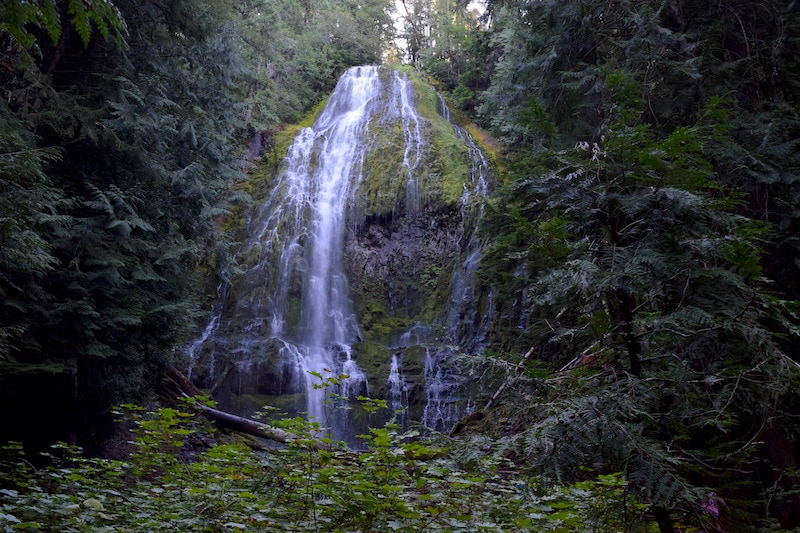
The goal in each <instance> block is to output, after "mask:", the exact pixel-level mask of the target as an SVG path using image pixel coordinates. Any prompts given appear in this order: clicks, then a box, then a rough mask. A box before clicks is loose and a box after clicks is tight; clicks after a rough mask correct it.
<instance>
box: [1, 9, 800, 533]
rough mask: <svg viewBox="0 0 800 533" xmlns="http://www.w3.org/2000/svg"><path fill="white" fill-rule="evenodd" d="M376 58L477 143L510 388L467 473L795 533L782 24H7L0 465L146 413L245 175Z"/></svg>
mask: <svg viewBox="0 0 800 533" xmlns="http://www.w3.org/2000/svg"><path fill="white" fill-rule="evenodd" d="M397 43H400V44H401V47H400V48H398V47H397ZM381 62H395V63H399V62H403V63H407V64H409V65H411V67H413V70H414V71H415V72H417V73H418V74H419V75H422V76H425V77H427V78H428V79H431V80H434V82H435V83H436V85H437V87H438V89H439V91H440V92H441V93H442V94H443V95H444V96H445V97H446V99H447V101H448V102H449V104H450V106H451V107H452V108H453V109H454V110H456V111H457V114H458V120H461V121H462V122H464V123H466V122H468V121H471V122H472V123H474V124H476V125H477V126H480V127H481V128H483V129H484V130H486V131H488V132H490V133H491V134H492V135H493V136H494V138H496V139H497V141H498V142H497V143H493V146H494V147H499V148H500V152H499V155H498V159H497V161H496V167H497V168H498V171H499V172H500V180H499V181H500V186H499V187H498V188H497V190H496V191H495V193H494V194H493V196H492V197H491V198H490V199H489V201H488V205H487V210H486V215H485V217H484V219H483V220H482V221H481V224H480V225H481V231H482V235H483V238H484V239H485V240H486V242H487V252H486V254H485V256H484V258H483V260H482V262H481V267H480V271H479V272H480V276H481V284H482V287H483V290H484V291H485V292H486V293H487V294H488V293H489V292H491V293H492V294H493V295H495V301H497V302H498V305H497V307H496V309H495V310H494V312H495V313H496V317H495V320H494V324H495V326H494V329H493V331H491V332H490V337H491V350H487V353H485V354H481V355H480V365H481V368H482V369H483V371H485V372H486V374H492V372H495V373H494V374H492V376H493V379H496V380H500V381H501V382H503V387H504V393H503V395H502V396H500V397H499V398H498V401H497V402H495V403H494V405H493V406H492V411H491V413H490V415H487V416H486V418H485V420H484V422H483V425H473V426H472V429H471V430H470V431H467V435H465V436H463V438H462V439H461V440H460V441H459V446H463V448H462V452H463V453H467V454H468V453H473V452H475V450H481V449H486V446H487V444H486V443H487V442H490V444H489V445H488V446H489V448H490V449H491V453H492V454H495V455H496V456H502V457H506V458H509V457H510V458H513V460H514V462H515V463H516V465H517V466H519V467H520V468H523V467H524V468H528V469H530V471H531V472H535V473H536V474H537V475H543V476H545V478H546V479H552V480H556V481H558V482H564V483H572V482H576V481H579V480H581V479H584V478H586V477H587V476H589V477H596V476H597V475H608V474H614V473H617V472H622V475H624V476H625V478H626V483H627V485H626V487H628V488H626V491H630V492H631V493H632V494H634V495H635V497H636V498H637V499H638V501H641V502H644V504H645V505H646V506H647V509H648V510H647V512H648V513H649V515H648V516H651V517H652V518H653V520H654V521H655V522H656V523H657V525H658V527H659V528H660V530H661V531H664V532H665V531H672V530H673V529H672V528H673V527H678V524H682V523H689V524H692V525H693V526H694V527H700V528H706V530H717V531H722V530H725V528H730V529H735V527H734V524H736V523H737V521H741V523H745V524H749V525H752V527H753V528H754V529H758V528H760V527H761V528H764V527H775V528H778V527H783V528H785V529H791V528H797V527H800V516H798V511H797V509H800V495H798V493H797V482H798V480H800V477H799V475H798V465H800V445H798V443H799V442H800V420H798V413H800V319H798V313H799V312H800V309H799V308H798V301H800V286H798V280H800V242H799V241H798V235H800V149H798V148H799V147H798V143H800V109H799V108H798V106H799V105H800V81H799V80H798V78H797V76H796V73H797V72H798V69H800V6H799V5H798V4H797V3H795V2H789V3H787V2H780V1H761V2H745V1H741V0H720V1H717V2H702V1H694V0H645V1H633V0H613V1H610V2H609V1H602V2H601V1H598V0H558V1H556V0H538V1H531V0H487V2H486V3H485V5H482V6H481V9H480V10H476V9H475V6H474V5H471V4H469V3H468V2H465V1H464V0H403V1H401V2H399V3H395V2H390V1H388V0H361V1H355V0H320V1H314V2H310V1H306V0H240V1H233V0H174V1H166V0H137V1H134V0H115V1H113V2H111V1H109V0H30V1H20V0H0V89H2V96H3V98H2V100H1V101H0V244H1V245H0V382H1V386H2V392H0V397H1V398H2V400H3V402H2V403H3V405H19V406H22V407H21V408H20V409H13V410H9V409H3V413H2V417H1V418H0V424H2V427H3V428H4V433H3V440H8V439H16V440H24V441H25V442H26V443H31V445H32V446H34V447H38V446H43V445H46V444H49V443H50V442H52V441H53V440H56V439H61V440H66V441H69V442H72V443H81V444H83V445H84V446H85V447H86V449H87V450H88V452H89V453H105V452H106V451H107V442H106V440H107V439H108V438H109V437H111V436H112V434H113V428H114V426H113V424H112V422H111V419H112V418H111V413H112V408H113V406H115V405H118V404H120V403H123V402H136V403H141V404H146V405H154V404H155V403H156V402H157V396H158V392H159V389H160V386H161V384H162V383H163V381H164V380H165V378H166V376H167V375H168V372H169V370H170V369H171V368H172V367H173V366H175V365H178V364H179V361H178V357H179V355H178V353H177V351H176V350H175V348H176V347H178V346H180V345H181V344H183V343H185V342H186V341H187V339H188V338H190V337H191V336H192V335H195V334H196V333H197V332H196V329H197V327H198V325H197V324H198V320H199V319H200V317H202V316H203V315H204V313H207V311H208V306H209V304H210V301H211V299H212V298H213V296H214V294H215V292H216V290H217V287H218V286H220V284H222V285H224V284H225V283H227V281H228V280H229V279H230V277H231V276H233V275H235V272H236V264H235V261H234V259H233V257H232V254H233V252H232V250H233V249H234V247H235V244H236V240H237V239H238V238H239V236H238V235H237V234H236V230H235V228H236V224H235V223H232V222H231V220H232V219H234V218H235V217H236V216H239V215H240V214H241V210H240V209H241V207H242V206H246V205H248V203H249V202H250V201H251V199H250V196H249V194H248V191H249V188H248V185H247V180H248V177H247V170H248V167H247V165H248V163H247V162H248V161H251V162H252V161H257V160H258V159H259V158H260V157H261V156H262V155H265V154H267V153H268V152H269V151H270V150H272V149H273V148H274V142H275V139H276V134H277V133H278V132H279V131H280V130H281V129H282V128H283V127H284V126H285V125H286V124H289V123H298V122H300V121H301V120H302V119H303V118H304V117H305V116H306V115H307V114H308V112H309V111H310V110H311V109H312V108H313V107H314V106H315V105H317V104H319V103H320V102H321V101H322V100H323V99H324V98H325V96H326V95H327V94H328V93H329V92H330V91H331V90H332V88H333V87H334V85H335V83H336V81H337V79H338V78H339V76H340V75H341V74H342V73H343V72H344V71H345V70H346V69H347V68H348V67H350V66H354V65H361V64H377V63H381ZM476 131H477V130H476ZM531 347H533V349H534V351H533V353H534V354H535V355H534V356H533V357H530V358H523V357H522V354H524V353H527V352H528V351H529V350H530V349H531ZM509 368H510V369H512V370H510V371H507V372H505V371H503V372H501V371H500V370H497V369H506V370H508V369H509ZM490 403H492V402H490ZM30 420H37V421H41V422H37V423H36V424H30V422H29V421H30ZM509 428H513V429H509ZM463 450H468V452H464V451H463ZM236 453H239V452H238V450H237V451H236ZM587 472H588V473H587ZM615 479H617V478H615ZM712 493H713V494H714V495H715V497H716V498H719V499H720V501H721V502H724V504H721V505H722V508H723V510H722V511H720V513H721V519H722V520H723V522H724V523H719V522H714V523H712V521H711V519H710V518H709V515H708V513H706V512H705V511H704V509H706V508H704V507H703V505H704V502H706V503H707V501H708V498H709V494H712ZM622 497H624V495H623V496H622ZM716 518H719V517H714V519H715V520H716ZM720 524H722V525H720Z"/></svg>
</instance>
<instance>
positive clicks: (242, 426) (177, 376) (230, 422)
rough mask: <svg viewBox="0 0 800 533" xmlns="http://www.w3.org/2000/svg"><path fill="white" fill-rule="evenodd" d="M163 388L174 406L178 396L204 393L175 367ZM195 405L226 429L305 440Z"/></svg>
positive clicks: (316, 443)
mask: <svg viewBox="0 0 800 533" xmlns="http://www.w3.org/2000/svg"><path fill="white" fill-rule="evenodd" d="M163 390H164V392H163V393H162V395H161V396H162V402H163V403H164V404H166V405H172V406H177V403H178V402H177V401H176V400H177V399H178V398H181V397H183V398H191V397H193V396H200V395H202V394H203V393H202V391H201V390H200V389H198V388H197V387H196V386H195V385H194V383H192V382H191V381H190V380H189V378H187V377H186V376H184V375H183V374H182V373H181V372H180V371H178V370H176V369H174V368H173V369H172V370H170V372H169V382H168V383H166V384H165V385H164V387H163ZM193 406H194V407H195V408H196V409H198V410H199V411H200V412H201V413H202V414H203V416H205V417H206V418H208V419H209V420H211V421H213V422H214V423H215V424H217V425H218V426H219V427H222V428H225V429H230V430H232V431H238V432H240V433H246V434H247V435H252V436H254V437H259V438H262V439H267V440H271V441H275V442H280V443H283V444H286V443H289V442H296V441H300V440H303V437H300V436H298V435H295V434H293V433H290V432H288V431H284V430H282V429H279V428H274V427H272V426H269V425H267V424H264V423H262V422H258V421H256V420H252V419H250V418H245V417H243V416H239V415H234V414H232V413H228V412H225V411H220V410H219V409H214V408H213V407H208V406H207V405H203V404H202V403H200V402H193ZM306 440H307V441H308V443H307V445H308V446H310V447H311V448H312V449H315V450H322V449H330V448H331V446H330V445H329V444H324V443H323V442H321V441H319V440H315V439H306Z"/></svg>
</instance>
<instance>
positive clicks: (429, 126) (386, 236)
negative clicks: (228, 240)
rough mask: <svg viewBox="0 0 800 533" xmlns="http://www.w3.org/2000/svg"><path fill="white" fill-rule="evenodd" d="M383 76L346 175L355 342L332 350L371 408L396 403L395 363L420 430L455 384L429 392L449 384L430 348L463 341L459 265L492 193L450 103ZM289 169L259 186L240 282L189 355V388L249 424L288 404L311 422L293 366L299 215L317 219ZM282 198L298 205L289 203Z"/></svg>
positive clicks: (302, 270)
mask: <svg viewBox="0 0 800 533" xmlns="http://www.w3.org/2000/svg"><path fill="white" fill-rule="evenodd" d="M377 73H378V75H379V84H380V85H381V86H382V87H383V89H382V91H383V92H382V93H380V94H377V93H376V96H374V97H373V98H372V99H371V100H368V104H367V105H369V106H370V108H369V109H370V110H371V111H369V113H370V114H369V115H368V116H369V117H370V118H369V119H368V122H366V123H365V126H364V128H365V130H364V131H365V133H364V134H361V135H360V136H359V137H358V138H359V139H360V140H359V142H360V143H363V146H362V147H360V150H359V151H358V155H357V158H358V159H357V161H355V162H354V161H352V160H351V161H350V162H349V163H348V165H352V168H353V170H352V176H351V179H352V180H353V182H352V185H351V186H350V187H349V189H348V191H349V192H348V195H349V200H348V204H347V213H346V216H345V221H346V222H345V223H346V226H347V231H346V232H345V236H344V240H343V243H342V245H343V246H344V250H343V254H342V260H341V263H342V271H343V273H344V275H345V277H346V278H347V285H348V286H349V292H350V300H351V302H352V309H353V316H354V322H355V323H357V326H354V327H353V329H352V330H351V331H355V332H357V333H352V334H351V333H348V334H347V335H350V338H349V340H346V341H345V342H344V343H342V341H336V342H333V343H330V344H329V345H327V346H325V347H324V349H325V350H327V351H328V352H329V353H330V354H331V355H330V357H332V362H333V363H334V364H338V363H337V361H338V359H337V357H338V356H337V355H336V353H337V350H341V351H342V353H343V354H344V355H343V357H346V358H348V359H349V358H351V357H352V359H353V360H354V361H355V362H356V363H357V364H358V367H359V368H360V370H361V371H363V372H364V374H365V377H366V384H365V385H364V389H365V390H364V391H363V392H365V393H367V392H368V394H369V395H370V396H372V397H374V398H387V397H388V395H389V389H388V382H389V374H390V366H391V361H392V356H395V360H396V361H399V362H400V367H401V368H399V371H401V372H402V376H403V379H404V385H403V387H404V388H403V395H404V400H403V401H404V403H405V404H406V405H407V406H408V410H409V416H410V417H411V418H416V419H422V418H423V417H424V416H425V413H426V412H427V411H426V409H428V411H430V409H429V407H430V405H431V404H432V402H442V401H443V400H442V399H441V397H440V396H441V395H442V394H449V393H450V392H448V391H446V390H445V389H446V388H447V387H452V386H453V383H455V382H454V381H453V380H450V381H449V382H448V384H446V385H442V384H440V389H437V391H432V390H431V387H430V384H429V383H427V382H426V380H430V379H431V376H432V375H434V373H437V372H438V374H437V375H439V376H441V375H443V374H447V372H449V371H443V370H441V369H439V368H438V367H437V368H433V365H440V364H441V360H442V358H443V357H446V356H445V355H443V353H442V352H441V351H437V350H438V349H437V348H435V345H437V344H440V345H444V344H448V343H455V342H457V340H458V339H453V338H451V337H452V335H453V334H454V332H455V334H456V335H459V334H460V333H458V324H454V325H453V327H451V324H448V321H449V320H450V319H449V318H447V316H448V314H450V315H453V316H455V317H456V319H455V320H458V319H459V318H458V317H459V316H465V313H464V312H463V311H462V310H460V309H456V310H453V309H452V305H453V301H454V300H464V299H465V297H464V296H463V295H457V296H456V297H454V295H453V291H454V289H456V288H458V287H456V285H458V284H461V285H464V283H468V282H465V281H464V279H463V278H464V275H465V274H464V272H465V269H464V264H465V261H466V260H467V258H468V256H470V255H473V256H474V255H475V251H476V249H475V246H474V245H475V242H474V239H471V234H472V229H473V228H474V226H475V220H474V217H475V216H477V213H478V212H477V210H475V209H472V208H470V207H468V206H467V205H466V203H467V202H472V203H474V202H475V198H476V196H477V195H478V192H479V193H480V194H483V193H484V192H485V183H483V182H481V183H478V182H477V180H476V175H478V173H477V172H476V170H475V165H476V161H475V146H474V143H473V144H470V143H469V142H468V139H465V133H464V132H463V130H457V129H456V128H454V126H453V125H452V124H451V123H450V122H449V121H448V120H447V118H445V117H444V116H442V115H441V114H440V112H441V105H442V100H441V98H440V97H439V96H438V94H437V93H436V92H435V91H434V89H433V88H432V87H431V86H429V85H427V84H425V83H423V82H421V81H420V80H418V79H416V80H413V81H409V79H408V78H407V77H406V76H405V75H402V76H401V75H398V74H397V73H395V72H393V71H391V70H389V69H378V70H377ZM412 85H413V88H412ZM332 100H333V97H332ZM330 105H333V106H334V107H333V108H330V109H327V110H326V111H324V112H323V115H322V117H323V119H322V124H319V125H317V126H315V128H316V129H315V132H314V133H313V135H314V136H315V138H316V139H319V142H320V143H324V142H326V141H325V135H327V133H326V132H328V131H329V130H328V128H329V126H328V124H334V121H335V120H337V117H339V116H340V115H338V114H337V113H347V112H349V111H348V109H350V108H349V107H347V106H348V105H349V104H348V103H347V101H346V100H345V99H342V98H341V97H339V98H337V99H335V100H334V101H333V103H332V104H331V103H329V106H330ZM339 108H341V110H340V111H336V110H337V109H339ZM334 111H336V112H334ZM326 121H327V122H326ZM299 135H300V136H303V135H307V136H308V135H309V133H308V131H306V133H304V130H301V131H300V133H299ZM317 146H322V145H314V146H312V145H310V144H309V147H310V148H308V149H307V150H310V152H308V151H307V152H304V153H302V154H299V155H297V154H296V155H295V157H301V156H302V157H303V158H305V159H304V160H305V161H306V163H304V164H306V165H307V167H306V168H307V169H308V170H306V171H307V172H311V173H313V172H315V170H314V165H316V164H322V163H317V162H316V161H317V159H316V158H317V155H315V152H314V150H325V149H326V148H325V147H321V148H317ZM290 153H291V152H290ZM320 153H322V152H320ZM320 157H321V156H320ZM294 164H295V163H294V162H292V161H289V162H287V163H286V164H284V165H283V166H282V167H281V168H279V169H277V173H275V175H274V177H272V178H268V180H270V181H269V183H270V184H269V185H266V186H265V185H260V186H259V185H258V184H256V186H254V190H256V191H258V190H262V191H264V196H265V197H264V198H262V199H258V198H256V199H255V200H256V203H257V204H258V203H259V202H260V201H263V202H264V204H263V206H259V207H257V208H256V209H255V210H254V212H253V213H251V214H250V215H248V217H249V221H250V222H249V224H248V225H249V227H250V229H249V233H250V235H248V236H247V239H246V244H245V245H244V246H243V248H242V250H241V251H240V252H239V253H238V255H237V257H238V259H239V263H240V266H241V269H242V274H241V275H240V276H238V277H236V278H235V279H233V280H232V284H231V285H230V287H229V289H228V290H227V292H226V294H225V295H224V297H223V298H222V299H221V300H220V302H218V304H217V313H216V315H215V317H213V318H212V322H211V323H210V324H209V326H208V327H207V328H206V332H205V334H204V337H203V338H200V339H198V340H197V341H196V342H195V343H194V344H193V345H192V348H191V349H190V350H189V351H190V354H191V357H192V359H193V365H192V379H193V380H194V381H195V382H196V383H198V384H199V385H200V386H201V387H204V388H207V389H209V390H211V391H212V392H213V394H214V396H215V397H216V399H217V400H218V402H219V403H220V405H221V406H222V408H224V409H227V410H231V411H234V412H237V413H240V414H246V415H247V414H250V413H251V412H252V410H254V409H255V408H256V407H257V406H258V404H259V403H262V404H263V403H268V404H271V405H280V406H281V407H282V408H285V409H286V410H287V411H289V412H290V413H291V414H295V413H297V412H300V411H302V410H303V402H304V399H303V392H304V391H303V389H304V385H303V383H302V382H303V381H304V379H303V374H304V372H306V370H304V368H302V364H300V363H298V361H301V359H302V353H301V352H302V350H303V347H302V338H301V337H302V335H303V330H304V327H305V324H304V323H303V320H304V316H305V315H304V313H305V311H304V309H305V307H304V306H306V305H307V302H306V303H303V300H304V298H305V299H307V298H308V297H307V294H308V292H307V291H306V289H305V287H306V283H308V280H307V279H306V277H307V272H309V269H310V266H309V265H310V264H311V263H310V261H312V257H311V253H310V250H311V248H310V247H309V242H310V240H311V239H312V236H311V232H312V231H313V226H312V225H310V223H309V221H308V220H303V217H307V216H310V215H311V214H313V211H312V210H311V208H309V207H307V206H308V205H310V204H311V202H310V201H309V200H308V199H307V198H306V197H305V196H304V195H305V194H307V193H302V192H301V193H296V192H295V193H293V192H292V191H293V190H297V189H298V187H299V188H303V187H305V185H304V184H303V181H302V180H300V181H288V180H287V177H286V176H287V168H289V167H291V165H294ZM287 165H288V167H287ZM289 170H291V168H289ZM481 172H483V171H481ZM292 179H295V180H296V179H297V176H296V175H295V176H294V177H293V178H292ZM481 179H483V176H481ZM297 184H300V185H297ZM478 189H481V190H480V191H478ZM286 194H293V195H294V196H292V197H291V198H289V197H287V198H289V199H288V200H284V199H283V198H284V195H286ZM309 194H310V193H309ZM281 217H284V218H281ZM314 238H317V237H316V236H314ZM286 239H290V240H291V241H290V242H289V241H286ZM290 263H291V264H290ZM467 274H469V273H467ZM459 290H462V292H463V288H462V289H459ZM465 294H466V293H465ZM466 299H469V298H466ZM468 303H469V302H467V304H468ZM456 305H458V306H461V305H465V303H464V302H463V301H458V302H457V303H456ZM276 310H277V311H276ZM278 311H279V313H278ZM466 315H470V313H466ZM470 316H472V315H470ZM276 317H277V318H278V319H279V322H280V324H278V325H277V326H276ZM214 321H216V322H214ZM276 327H278V328H279V330H276V329H275V328H276ZM412 330H413V331H416V333H415V334H414V335H410V334H409V332H410V331H412ZM276 331H278V333H276ZM343 338H344V337H343ZM340 344H341V346H339V345H340ZM342 361H344V359H342ZM396 366H397V365H396ZM396 370H397V369H396ZM352 392H353V391H352V390H351V391H350V393H352ZM442 405H444V404H443V403H442V404H441V405H439V404H437V407H436V408H437V409H441V408H442ZM355 416H357V417H358V416H360V415H358V414H356V415H355Z"/></svg>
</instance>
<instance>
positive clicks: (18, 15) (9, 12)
mask: <svg viewBox="0 0 800 533" xmlns="http://www.w3.org/2000/svg"><path fill="white" fill-rule="evenodd" d="M64 11H66V15H67V16H68V18H69V22H70V24H71V26H72V28H74V29H75V32H76V33H77V34H78V36H79V37H80V39H81V41H82V42H83V45H84V46H88V44H89V40H90V38H91V36H92V32H93V31H95V30H96V31H99V32H100V35H101V36H102V37H103V38H104V39H107V38H108V37H109V36H112V35H113V36H114V38H115V40H116V41H117V43H118V44H119V43H121V40H122V38H123V35H124V34H125V32H126V26H125V21H124V19H123V18H122V15H121V14H120V12H119V10H118V9H117V8H116V7H115V6H114V4H113V3H111V2H109V1H108V0H100V1H94V2H93V1H89V0H68V1H63V0H61V1H59V0H34V1H20V0H3V2H2V3H0V35H3V34H7V35H9V36H10V37H11V39H12V41H13V42H14V43H15V45H16V46H18V47H20V48H21V49H22V50H24V52H25V55H24V61H23V64H22V66H24V67H27V66H30V65H31V64H32V57H31V56H30V55H29V54H33V55H34V56H41V54H42V51H41V48H40V43H39V42H38V40H37V30H41V31H42V32H44V33H45V34H47V36H48V37H49V39H50V41H51V43H52V44H53V45H55V44H57V43H58V41H59V39H60V38H61V35H62V32H63V31H64V27H63V24H62V21H61V17H62V14H63V12H64Z"/></svg>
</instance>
